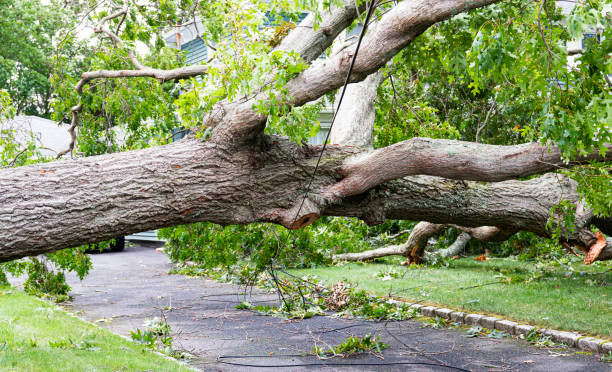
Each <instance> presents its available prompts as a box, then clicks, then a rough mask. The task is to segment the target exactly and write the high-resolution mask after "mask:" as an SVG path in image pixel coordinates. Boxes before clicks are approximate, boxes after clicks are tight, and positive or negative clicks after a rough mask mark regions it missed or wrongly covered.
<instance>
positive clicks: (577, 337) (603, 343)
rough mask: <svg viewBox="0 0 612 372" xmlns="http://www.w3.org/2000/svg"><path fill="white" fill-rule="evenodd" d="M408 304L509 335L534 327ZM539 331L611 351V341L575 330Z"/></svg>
mask: <svg viewBox="0 0 612 372" xmlns="http://www.w3.org/2000/svg"><path fill="white" fill-rule="evenodd" d="M409 306H410V307H412V308H413V309H416V310H417V311H418V312H419V313H420V314H421V315H423V316H428V317H436V316H437V317H439V318H442V319H447V320H451V321H453V322H455V323H462V324H467V325H474V326H476V325H478V326H481V327H484V328H488V329H497V330H499V331H502V332H506V333H508V334H511V335H517V336H518V335H525V336H526V335H528V334H529V333H530V332H531V331H533V330H534V329H536V327H534V326H532V325H529V324H519V323H517V322H514V321H511V320H508V319H500V318H497V317H494V316H487V315H482V314H475V313H465V312H463V311H455V310H453V309H448V308H445V307H436V306H426V305H423V304H416V303H414V304H413V303H409ZM540 332H541V333H542V334H543V335H545V336H549V337H550V339H551V340H553V341H554V342H559V343H563V344H566V345H567V346H570V347H575V348H578V349H581V350H584V351H590V352H596V353H605V354H607V353H612V341H611V340H602V339H599V338H595V337H586V336H583V335H581V334H579V333H576V332H567V331H557V330H554V329H541V330H540Z"/></svg>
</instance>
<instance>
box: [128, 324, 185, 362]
mask: <svg viewBox="0 0 612 372" xmlns="http://www.w3.org/2000/svg"><path fill="white" fill-rule="evenodd" d="M144 326H145V328H144V330H141V329H140V328H136V331H130V337H131V338H132V341H134V342H137V343H139V344H142V345H144V346H146V347H147V348H149V349H151V350H155V349H158V350H160V351H162V352H163V353H164V354H166V355H169V356H171V357H173V358H178V359H181V358H184V357H186V354H185V353H183V352H181V351H178V350H175V349H174V348H173V347H172V328H171V327H170V325H169V324H168V321H167V320H166V318H165V316H164V317H163V318H159V317H155V318H153V319H145V322H144Z"/></svg>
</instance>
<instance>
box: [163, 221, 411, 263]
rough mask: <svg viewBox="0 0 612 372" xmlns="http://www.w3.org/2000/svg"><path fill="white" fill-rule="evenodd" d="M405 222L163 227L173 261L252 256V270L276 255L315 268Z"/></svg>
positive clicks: (232, 259)
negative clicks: (290, 226) (295, 226)
mask: <svg viewBox="0 0 612 372" xmlns="http://www.w3.org/2000/svg"><path fill="white" fill-rule="evenodd" d="M409 225H410V223H408V222H403V221H400V222H398V221H387V222H385V223H384V224H381V225H378V226H374V227H368V226H366V225H365V224H364V223H363V222H362V221H360V220H357V219H354V218H331V217H323V218H321V219H319V220H318V221H317V222H315V223H314V224H312V225H311V226H308V227H306V228H304V229H300V230H295V231H289V230H287V229H285V228H283V227H281V226H277V225H271V224H250V225H246V226H242V225H235V226H226V227H222V226H220V225H215V224H212V223H196V224H191V225H184V226H177V227H173V228H167V229H162V230H160V231H159V237H160V238H163V239H165V240H166V252H167V253H168V255H169V256H170V258H171V259H172V260H173V261H174V262H181V261H183V262H184V261H193V262H195V263H198V264H200V265H202V266H203V267H206V268H214V267H222V268H225V269H227V270H230V271H231V268H232V266H234V265H236V264H241V263H242V261H244V260H246V259H248V263H246V265H248V266H249V267H251V268H252V269H253V270H257V271H261V270H263V269H265V268H266V267H267V266H268V265H270V263H271V262H272V260H274V261H275V262H276V263H277V264H281V265H283V266H286V267H314V266H316V265H320V264H325V263H329V262H330V257H331V255H332V254H334V253H345V252H360V251H363V250H366V249H369V248H370V247H371V244H373V243H374V244H381V243H384V242H386V240H385V239H384V238H383V237H384V236H385V235H384V234H383V235H381V234H382V233H383V232H386V231H389V230H393V229H395V230H397V229H399V228H400V226H402V227H405V226H409Z"/></svg>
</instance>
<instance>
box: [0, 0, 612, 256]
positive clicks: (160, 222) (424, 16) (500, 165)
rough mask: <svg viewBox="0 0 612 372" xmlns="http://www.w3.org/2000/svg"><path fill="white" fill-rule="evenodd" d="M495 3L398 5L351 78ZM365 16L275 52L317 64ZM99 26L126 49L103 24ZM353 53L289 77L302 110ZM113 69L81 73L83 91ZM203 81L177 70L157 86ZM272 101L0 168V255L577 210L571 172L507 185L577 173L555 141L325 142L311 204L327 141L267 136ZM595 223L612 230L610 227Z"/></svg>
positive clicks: (352, 13) (531, 225)
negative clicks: (143, 236)
mask: <svg viewBox="0 0 612 372" xmlns="http://www.w3.org/2000/svg"><path fill="white" fill-rule="evenodd" d="M494 2H496V0H476V1H469V2H466V1H463V0H446V1H429V0H414V1H405V2H400V3H398V4H397V5H395V6H393V8H391V9H390V10H389V11H388V12H387V13H385V14H384V15H382V16H381V17H380V20H378V21H377V23H376V24H375V25H374V26H373V27H372V28H371V29H370V31H369V32H368V33H367V35H366V37H365V38H364V40H363V44H362V47H361V50H360V52H359V54H358V56H357V58H356V61H355V65H354V67H355V68H354V69H353V72H352V75H351V76H350V77H349V80H350V81H351V82H359V81H362V80H364V79H366V78H367V77H368V76H369V75H371V74H373V73H374V72H376V71H377V70H378V69H380V68H381V67H382V66H384V65H385V64H386V63H387V62H388V61H389V60H390V59H391V58H392V57H393V56H394V55H395V54H396V53H398V52H399V51H400V50H402V49H403V48H404V47H406V46H407V45H409V44H410V42H411V41H412V40H414V38H416V37H417V36H418V35H420V34H421V33H422V32H424V31H425V30H426V29H427V28H428V27H429V26H431V25H433V24H435V23H437V22H440V21H443V20H446V19H449V18H450V17H451V16H453V15H455V14H458V13H460V12H464V11H468V10H470V9H475V8H478V7H482V6H486V5H488V4H491V3H494ZM356 15H357V11H356V9H355V6H354V2H353V1H351V0H346V1H345V2H344V6H343V7H342V8H341V9H339V10H338V11H337V12H333V13H332V14H324V17H323V20H322V22H321V25H322V27H319V28H316V29H315V28H312V29H308V30H304V29H303V28H299V29H295V30H293V31H291V32H290V33H289V35H288V36H287V38H286V39H285V41H283V42H282V43H281V45H280V46H279V48H280V49H284V50H289V49H294V50H297V51H298V53H300V55H301V56H302V57H303V58H304V60H305V61H306V62H311V61H313V59H314V58H315V57H316V56H318V55H319V54H320V53H321V52H322V51H323V50H325V49H326V48H327V47H328V46H330V45H331V43H332V41H333V39H334V38H335V37H336V35H338V34H339V32H341V31H342V29H343V28H344V27H346V25H348V24H350V23H351V22H352V20H353V19H354V18H355V17H356ZM109 17H110V16H109ZM106 18H108V17H105V19H106ZM305 22H312V19H307V20H306V21H305ZM98 29H99V30H102V31H103V32H105V33H107V34H109V36H111V38H112V39H113V40H115V39H117V40H115V41H116V42H117V44H118V45H121V41H120V39H118V37H117V36H116V35H114V34H112V32H111V31H110V30H109V29H108V28H102V27H99V28H98ZM102 31H101V32H102ZM110 34H112V35H110ZM300 35H304V36H305V37H304V38H300ZM353 54H354V49H353V48H350V47H349V48H345V49H343V50H342V51H340V52H338V53H336V54H335V55H333V56H331V57H330V58H328V59H327V60H325V61H315V62H312V64H311V66H310V67H309V68H307V69H306V70H304V71H303V72H302V73H300V74H299V75H298V76H297V77H296V78H294V79H292V80H291V81H289V82H288V83H287V85H286V91H287V92H288V94H289V96H290V97H291V98H290V99H289V100H288V102H285V103H287V104H289V105H294V106H299V105H303V104H305V103H307V102H310V101H313V100H315V99H317V98H319V97H321V96H322V95H324V94H326V93H328V92H330V91H332V90H334V89H336V88H338V87H340V86H342V84H343V83H344V80H345V76H346V74H347V73H348V69H349V65H350V61H351V59H352V56H353ZM129 56H130V59H131V60H134V62H133V63H134V65H135V67H136V69H137V70H139V71H140V72H138V73H126V74H127V75H126V76H140V75H147V74H150V75H152V76H157V75H156V74H158V73H163V72H159V71H149V70H147V68H146V67H145V66H143V65H142V64H141V63H140V62H138V61H137V59H136V58H135V57H134V56H133V54H129ZM143 71H144V72H143ZM105 73H106V72H104V71H99V72H98V75H96V74H90V75H86V76H85V75H84V76H83V80H82V81H81V82H79V84H78V85H77V92H79V91H80V89H81V88H82V87H83V85H84V84H86V83H87V82H89V81H90V80H92V79H95V78H96V76H105V75H104V74H105ZM194 73H195V72H194V71H193V69H187V71H180V70H176V71H173V72H172V73H169V74H165V73H163V76H162V75H159V76H160V77H159V78H160V79H162V80H163V79H164V76H172V77H177V78H179V77H181V76H192V75H193V74H194ZM182 74H186V75H182ZM147 76H149V75H147ZM268 95H269V92H263V93H261V94H256V95H255V97H251V98H250V99H244V100H238V101H236V102H225V101H224V102H221V103H219V104H217V105H216V106H215V107H214V109H213V110H212V112H211V113H210V114H209V115H208V116H207V117H206V118H205V122H204V124H205V125H207V126H208V127H210V128H212V136H211V138H210V139H209V140H208V141H207V142H202V141H201V140H199V139H196V138H187V139H185V140H182V141H180V142H178V143H175V144H171V145H167V146H161V147H156V148H151V149H145V150H138V151H130V152H124V153H119V154H111V155H103V156H97V157H91V158H85V159H78V160H70V161H58V162H54V163H46V164H39V165H32V166H27V167H21V168H14V169H3V170H0V261H7V260H11V259H15V258H20V257H24V256H27V255H35V254H40V253H45V252H52V251H55V250H58V249H62V248H68V247H71V246H76V245H80V244H87V243H93V242H97V241H100V240H105V239H108V238H112V237H115V236H119V235H125V234H129V233H133V232H138V231H143V230H148V229H154V228H160V227H165V226H173V225H177V224H185V223H190V222H198V221H210V222H216V223H220V224H245V223H250V222H273V223H278V224H281V225H283V226H285V227H287V228H291V229H295V228H301V227H304V226H307V225H308V224H310V223H312V222H313V221H315V220H316V219H317V218H318V217H319V216H321V215H335V216H355V217H359V218H362V219H363V220H365V221H366V222H368V223H371V224H373V223H380V222H382V221H384V220H385V219H386V218H393V219H410V220H424V221H429V222H432V223H440V224H457V225H462V226H468V227H479V226H496V227H498V228H500V229H503V230H507V231H516V230H526V231H532V232H535V233H537V234H540V235H545V236H548V235H549V234H550V232H549V231H548V230H547V228H546V222H547V220H548V218H549V211H550V209H551V208H552V207H553V206H554V205H556V204H557V203H558V202H559V201H561V200H570V201H572V202H574V203H575V204H577V205H581V203H580V200H579V198H578V196H577V194H576V185H575V183H574V182H573V181H571V180H569V179H567V178H566V177H563V176H560V175H556V176H550V175H549V176H543V177H540V178H535V179H531V180H529V181H512V180H511V179H512V178H516V177H523V176H528V175H533V174H539V173H544V172H548V171H552V170H555V169H557V168H558V167H565V166H569V165H570V164H566V163H564V162H563V161H562V159H561V157H560V154H559V151H558V149H556V148H555V147H551V148H547V147H543V146H541V145H539V144H526V145H518V146H490V145H482V144H473V143H468V142H462V141H448V140H431V139H423V138H413V139H411V140H408V141H404V142H402V143H398V144H395V145H393V146H390V147H388V148H384V149H378V150H374V151H364V149H363V148H359V147H351V146H329V147H328V148H327V150H326V152H325V154H324V155H323V158H322V161H321V165H320V167H319V170H318V171H317V173H316V176H315V177H314V180H313V183H312V189H311V192H310V193H309V194H308V198H307V199H306V200H305V201H304V203H302V197H303V195H304V191H305V188H306V185H308V183H309V180H310V176H311V174H312V173H313V171H314V168H315V164H316V163H317V157H318V154H319V152H320V151H321V147H309V146H304V147H299V146H297V145H295V144H293V143H291V142H290V141H289V140H287V139H283V138H279V137H267V136H264V135H263V134H262V133H263V130H264V128H265V126H266V118H267V117H266V115H264V114H261V113H259V112H257V111H256V110H255V109H254V105H253V103H255V102H258V101H260V100H266V99H267V98H266V97H268ZM81 109H82V105H77V106H75V108H74V109H73V110H72V114H73V125H72V128H73V129H74V127H75V126H76V125H77V124H78V120H77V119H78V112H79V110H81ZM608 147H609V148H610V145H608ZM589 160H603V161H610V160H612V152H610V151H608V153H607V154H606V155H604V156H600V155H598V154H591V155H588V156H585V157H583V158H581V159H577V160H576V161H577V162H583V161H589ZM423 175H427V176H423ZM439 177H446V178H439ZM449 179H455V180H449ZM464 180H471V181H464ZM505 180H508V181H505ZM478 181H488V182H491V181H504V182H492V183H480V182H478ZM581 210H582V209H581ZM584 215H588V208H586V209H585V211H584ZM584 215H583V214H580V215H578V216H577V217H578V218H577V220H578V221H582V220H584ZM555 217H558V216H555ZM592 222H593V223H595V224H596V225H597V226H600V228H604V227H603V226H610V219H593V220H592ZM553 225H554V224H553ZM563 239H564V240H565V241H567V242H569V243H571V244H579V245H581V246H584V247H590V246H592V245H593V244H594V243H595V241H596V240H597V238H596V236H595V235H594V234H593V233H592V232H591V231H590V229H589V226H588V224H585V225H584V226H577V229H576V231H575V232H572V233H567V234H566V235H564V237H563ZM606 244H607V245H606V246H605V247H604V250H603V252H602V253H601V254H600V256H599V258H600V259H604V258H612V241H608V242H607V243H606Z"/></svg>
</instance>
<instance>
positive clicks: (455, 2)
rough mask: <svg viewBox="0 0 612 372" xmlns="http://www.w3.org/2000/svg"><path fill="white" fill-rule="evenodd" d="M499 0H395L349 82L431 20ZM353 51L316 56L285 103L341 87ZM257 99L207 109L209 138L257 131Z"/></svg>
mask: <svg viewBox="0 0 612 372" xmlns="http://www.w3.org/2000/svg"><path fill="white" fill-rule="evenodd" d="M497 1H499V0H477V1H465V0H445V1H434V2H432V1H428V0H415V1H405V2H401V3H399V4H398V5H396V6H395V7H393V8H392V9H391V10H390V11H389V12H388V13H386V14H385V15H384V16H383V17H382V18H381V20H380V21H379V22H378V23H376V25H375V26H374V27H373V28H372V29H371V30H370V31H369V32H368V33H367V34H366V36H365V37H364V40H363V43H362V46H361V49H360V50H359V53H358V56H357V59H356V61H355V66H354V69H353V74H352V75H351V78H350V82H358V81H361V80H363V79H365V78H366V77H367V76H368V75H370V74H372V73H374V72H376V71H377V70H378V69H380V68H381V67H383V66H384V65H385V64H386V63H387V61H389V60H390V59H391V58H392V57H393V56H395V55H396V54H397V53H398V52H399V51H400V50H402V49H403V48H405V47H406V46H408V44H410V42H412V40H414V39H415V38H416V37H417V36H418V35H420V34H421V33H423V32H424V31H425V30H426V29H427V28H428V27H429V26H431V25H433V24H435V23H437V22H441V21H443V20H446V19H449V18H450V17H452V16H453V15H456V14H458V13H461V12H465V11H468V10H471V9H475V8H479V7H483V6H486V5H489V4H492V3H495V2H497ZM354 52H355V51H354V50H352V49H351V48H346V49H344V50H343V51H342V52H340V53H338V54H336V55H335V56H332V57H331V58H329V59H327V60H321V61H315V62H314V63H313V64H312V66H310V67H309V68H308V69H306V70H305V71H303V72H302V73H301V74H300V75H298V76H297V77H296V78H294V79H293V80H291V81H289V83H288V84H287V86H286V88H287V91H288V96H289V97H291V101H290V102H288V104H290V105H292V106H301V105H304V104H306V103H308V102H311V101H314V100H316V99H318V98H320V97H321V96H323V95H324V94H326V93H327V92H329V91H332V90H334V89H336V88H339V87H341V86H342V85H343V84H344V80H345V78H346V74H347V72H348V68H349V65H350V63H351V59H352V56H353V53H354ZM260 99H264V97H259V96H256V97H254V98H253V99H250V100H248V101H245V102H241V103H233V104H227V105H224V106H223V107H222V108H220V109H218V110H216V111H215V112H214V113H213V114H211V115H210V116H209V117H208V118H207V119H206V120H205V124H206V125H207V126H210V127H213V128H214V130H213V136H212V140H213V141H215V142H217V143H233V144H234V145H236V146H238V145H240V144H243V143H247V142H250V141H252V140H253V139H254V138H256V137H257V136H259V135H260V134H261V133H262V132H263V130H264V129H265V122H266V116H265V115H261V114H258V113H256V112H255V111H254V110H253V103H254V102H257V101H258V100H260ZM221 124H222V125H221Z"/></svg>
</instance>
